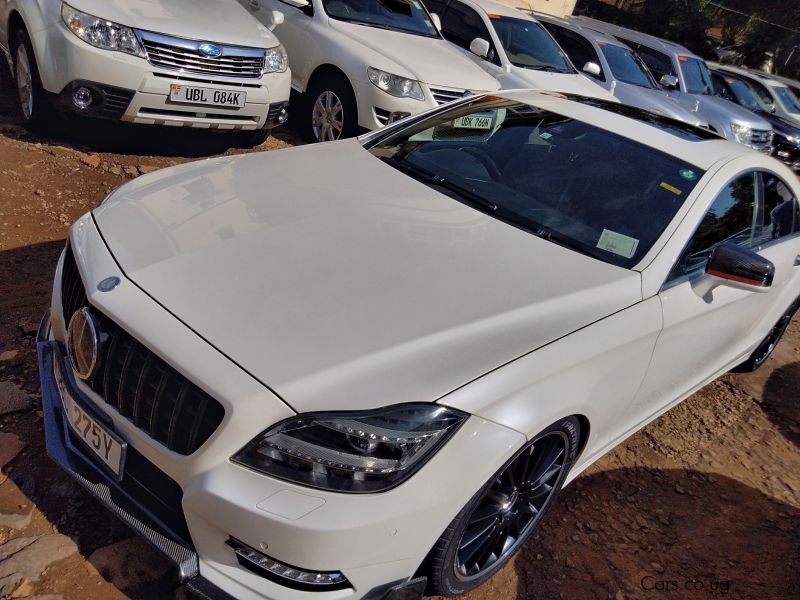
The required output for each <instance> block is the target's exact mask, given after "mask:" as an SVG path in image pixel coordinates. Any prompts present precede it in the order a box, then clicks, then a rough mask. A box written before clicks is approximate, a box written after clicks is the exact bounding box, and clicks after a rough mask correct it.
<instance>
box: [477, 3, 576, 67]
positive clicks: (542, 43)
mask: <svg viewBox="0 0 800 600" xmlns="http://www.w3.org/2000/svg"><path fill="white" fill-rule="evenodd" d="M490 18H491V19H492V24H493V25H494V30H495V32H497V37H499V38H500V43H501V44H502V45H503V50H505V52H506V55H507V56H508V60H509V61H510V62H511V64H512V65H514V66H516V67H522V68H525V69H536V70H542V71H555V72H558V73H574V72H575V69H573V68H572V65H571V64H570V62H569V60H568V59H567V57H566V56H564V53H563V52H562V51H561V48H559V46H558V44H556V42H555V40H554V39H553V38H552V37H550V34H549V33H547V32H546V31H545V30H544V28H543V27H542V26H541V25H539V24H538V23H536V22H534V21H527V20H525V19H515V18H513V17H499V16H495V15H492V16H491V17H490Z"/></svg>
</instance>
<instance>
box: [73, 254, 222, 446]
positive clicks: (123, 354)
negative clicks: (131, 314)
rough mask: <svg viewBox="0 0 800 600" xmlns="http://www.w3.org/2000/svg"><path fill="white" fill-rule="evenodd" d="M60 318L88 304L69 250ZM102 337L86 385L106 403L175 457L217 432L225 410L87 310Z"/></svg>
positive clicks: (112, 322)
mask: <svg viewBox="0 0 800 600" xmlns="http://www.w3.org/2000/svg"><path fill="white" fill-rule="evenodd" d="M61 301H62V308H63V311H64V320H65V321H66V322H67V323H68V322H69V319H70V317H71V316H72V314H74V313H75V311H76V310H78V309H79V308H81V307H83V306H89V303H88V300H87V297H86V292H85V288H84V286H83V282H82V281H81V277H80V273H79V271H78V267H77V264H76V263H75V257H74V256H73V254H72V249H71V247H70V246H69V245H67V250H66V253H65V255H64V266H63V271H62V278H61ZM92 312H93V314H94V315H95V316H96V317H98V319H99V322H100V331H101V335H102V337H103V338H104V340H103V343H102V346H101V348H100V360H99V364H100V366H99V369H98V372H97V373H96V374H95V375H94V377H92V379H90V380H89V381H87V382H86V383H87V384H88V385H89V387H91V388H92V390H94V391H95V392H96V393H97V394H98V395H99V396H100V397H101V398H103V400H104V401H105V402H106V404H109V405H110V406H112V407H114V408H115V409H116V410H117V411H118V412H119V413H120V414H121V415H122V416H124V417H125V418H127V419H128V420H129V421H131V422H133V424H134V425H135V426H136V427H137V428H139V429H141V430H142V431H144V432H145V433H147V434H148V435H149V436H150V437H151V438H153V439H155V440H157V441H159V442H161V443H162V444H163V445H164V446H166V447H167V448H169V449H170V450H172V451H174V452H177V453H179V454H183V455H187V454H191V453H193V452H194V451H195V450H197V449H198V448H199V447H200V446H202V445H203V444H204V443H205V442H206V440H208V438H209V437H211V434H212V433H214V431H215V430H216V429H217V427H218V426H219V424H220V423H221V422H222V418H223V417H224V416H225V409H224V408H223V407H222V405H221V404H220V403H219V402H217V401H216V400H215V399H214V398H212V397H211V396H209V395H208V394H206V393H205V392H204V391H203V390H201V389H200V388H198V387H197V386H196V385H194V384H193V383H192V382H190V381H189V380H188V379H186V378H185V377H184V376H183V375H181V374H180V373H178V372H177V371H176V370H175V369H173V368H172V367H170V366H169V365H168V364H167V363H166V362H164V361H163V360H161V359H160V358H159V357H157V356H156V355H155V354H154V353H153V352H151V351H150V350H149V349H148V348H147V347H146V346H144V345H143V344H141V343H140V342H139V341H137V340H136V339H135V338H134V337H133V336H131V335H130V334H129V333H128V332H127V331H125V330H124V329H122V328H121V327H120V326H119V325H117V324H116V323H115V322H114V321H112V320H111V319H109V318H108V317H106V316H105V315H103V314H102V313H100V311H98V310H97V309H95V308H92Z"/></svg>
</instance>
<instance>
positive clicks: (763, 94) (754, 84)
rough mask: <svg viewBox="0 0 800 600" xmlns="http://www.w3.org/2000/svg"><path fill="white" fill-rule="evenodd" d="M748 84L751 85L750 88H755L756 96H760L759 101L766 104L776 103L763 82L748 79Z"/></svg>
mask: <svg viewBox="0 0 800 600" xmlns="http://www.w3.org/2000/svg"><path fill="white" fill-rule="evenodd" d="M747 83H749V84H750V87H751V88H753V90H754V91H755V93H756V94H758V98H759V100H761V101H762V102H763V103H764V104H774V103H775V99H774V98H773V97H772V94H770V93H769V90H768V89H767V86H765V85H762V84H761V82H759V81H756V80H755V79H748V80H747Z"/></svg>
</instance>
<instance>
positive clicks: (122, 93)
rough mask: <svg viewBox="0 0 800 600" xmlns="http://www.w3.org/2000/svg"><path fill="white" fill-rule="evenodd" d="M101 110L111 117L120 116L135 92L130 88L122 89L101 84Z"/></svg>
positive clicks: (126, 108)
mask: <svg viewBox="0 0 800 600" xmlns="http://www.w3.org/2000/svg"><path fill="white" fill-rule="evenodd" d="M101 89H102V90H103V97H104V99H105V101H104V102H103V112H106V113H108V115H109V116H112V117H121V116H122V115H123V114H125V111H126V110H128V105H129V104H130V103H131V100H132V99H133V95H134V94H135V92H134V91H132V90H124V89H121V88H115V87H110V86H103V87H102V88H101Z"/></svg>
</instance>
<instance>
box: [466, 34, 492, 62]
mask: <svg viewBox="0 0 800 600" xmlns="http://www.w3.org/2000/svg"><path fill="white" fill-rule="evenodd" d="M490 48H491V47H490V46H489V42H487V41H486V40H485V39H483V38H475V39H474V40H472V41H471V42H470V44H469V51H470V52H472V53H473V54H474V55H475V56H479V57H480V58H486V57H487V56H489V49H490Z"/></svg>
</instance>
